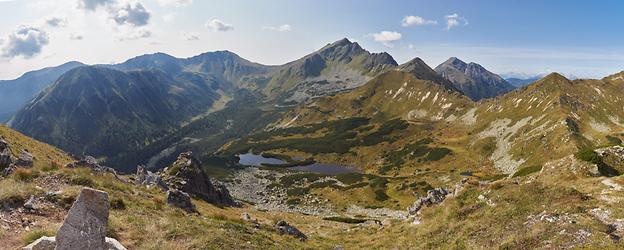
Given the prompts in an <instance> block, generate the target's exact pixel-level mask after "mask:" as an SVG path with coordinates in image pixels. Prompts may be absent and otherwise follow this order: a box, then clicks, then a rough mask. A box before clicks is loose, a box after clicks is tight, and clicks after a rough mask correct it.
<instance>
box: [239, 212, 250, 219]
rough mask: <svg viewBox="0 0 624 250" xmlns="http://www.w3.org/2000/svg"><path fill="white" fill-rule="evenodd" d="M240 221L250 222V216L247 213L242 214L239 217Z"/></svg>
mask: <svg viewBox="0 0 624 250" xmlns="http://www.w3.org/2000/svg"><path fill="white" fill-rule="evenodd" d="M241 219H243V220H244V221H251V216H250V215H249V214H248V213H243V214H242V215H241Z"/></svg>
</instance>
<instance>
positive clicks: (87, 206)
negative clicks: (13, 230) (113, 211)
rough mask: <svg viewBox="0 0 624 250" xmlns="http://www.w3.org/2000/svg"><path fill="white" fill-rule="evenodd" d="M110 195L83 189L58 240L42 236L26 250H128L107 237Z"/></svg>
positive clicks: (25, 248) (58, 235)
mask: <svg viewBox="0 0 624 250" xmlns="http://www.w3.org/2000/svg"><path fill="white" fill-rule="evenodd" d="M108 209H109V202H108V194H107V193H106V192H103V191H99V190H95V189H91V188H84V189H82V191H81V192H80V195H79V196H78V198H77V199H76V201H75V202H74V204H73V205H72V207H71V208H70V209H69V212H68V213H67V216H66V217H65V221H63V225H62V226H61V228H60V229H59V230H58V231H57V232H56V237H46V236H44V237H41V238H39V239H38V240H36V241H35V242H33V243H32V244H30V245H28V246H26V247H24V248H23V249H24V250H77V249H89V250H126V248H125V247H124V246H123V245H121V243H119V241H117V240H116V239H113V238H107V237H106V229H107V228H108Z"/></svg>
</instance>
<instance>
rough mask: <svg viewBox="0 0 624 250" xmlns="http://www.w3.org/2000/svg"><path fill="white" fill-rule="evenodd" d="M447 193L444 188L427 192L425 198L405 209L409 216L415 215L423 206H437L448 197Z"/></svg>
mask: <svg viewBox="0 0 624 250" xmlns="http://www.w3.org/2000/svg"><path fill="white" fill-rule="evenodd" d="M449 194H450V193H449V191H448V190H446V189H445V188H434V189H432V190H429V191H427V196H425V197H422V198H420V199H418V200H417V201H416V202H414V204H413V205H412V206H411V207H409V208H408V209H407V211H408V213H409V214H412V215H413V214H416V213H417V212H418V211H420V209H421V208H423V206H427V207H429V206H432V205H434V204H439V203H442V202H443V201H444V199H446V196H447V195H449Z"/></svg>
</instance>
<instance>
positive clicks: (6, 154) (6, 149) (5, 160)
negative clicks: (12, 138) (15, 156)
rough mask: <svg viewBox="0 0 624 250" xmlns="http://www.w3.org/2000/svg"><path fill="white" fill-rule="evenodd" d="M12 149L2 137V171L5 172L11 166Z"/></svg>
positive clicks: (0, 141) (0, 163) (0, 154)
mask: <svg viewBox="0 0 624 250" xmlns="http://www.w3.org/2000/svg"><path fill="white" fill-rule="evenodd" d="M12 163H13V160H12V159H11V147H10V146H9V143H7V142H6V141H5V140H4V139H3V138H1V137H0V170H4V169H6V168H8V167H10V166H11V164H12Z"/></svg>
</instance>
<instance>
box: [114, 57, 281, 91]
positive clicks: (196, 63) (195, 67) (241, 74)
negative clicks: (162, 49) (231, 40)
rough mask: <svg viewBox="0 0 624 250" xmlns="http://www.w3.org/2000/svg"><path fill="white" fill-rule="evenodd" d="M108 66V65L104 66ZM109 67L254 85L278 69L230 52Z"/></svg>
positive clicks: (134, 61)
mask: <svg viewBox="0 0 624 250" xmlns="http://www.w3.org/2000/svg"><path fill="white" fill-rule="evenodd" d="M104 66H106V65H104ZM107 67H110V68H113V69H118V70H145V69H157V70H161V71H163V72H165V73H167V74H169V75H172V76H175V75H177V74H180V73H182V72H187V73H196V74H201V75H204V76H210V77H214V78H218V79H219V80H220V81H228V82H229V83H231V84H234V85H239V84H243V83H247V82H252V83H253V82H254V79H255V77H249V78H248V77H247V76H252V75H253V76H262V75H265V74H268V73H269V72H270V71H271V70H272V69H273V68H274V67H273V66H265V65H262V64H258V63H254V62H250V61H248V60H246V59H243V58H241V57H240V56H238V55H237V54H235V53H232V52H230V51H216V52H207V53H203V54H201V55H197V56H194V57H190V58H176V57H173V56H170V55H167V54H164V53H155V54H148V55H142V56H138V57H135V58H132V59H129V60H127V61H125V62H123V63H120V64H114V65H108V66H107Z"/></svg>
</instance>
